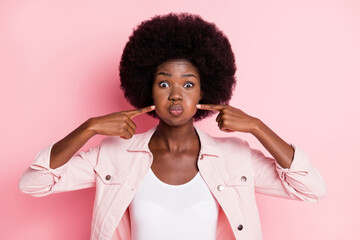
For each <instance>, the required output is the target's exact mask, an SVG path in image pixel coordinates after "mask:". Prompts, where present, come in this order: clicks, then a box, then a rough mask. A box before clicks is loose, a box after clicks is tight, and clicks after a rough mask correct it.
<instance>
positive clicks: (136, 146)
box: [128, 126, 220, 157]
mask: <svg viewBox="0 0 360 240" xmlns="http://www.w3.org/2000/svg"><path fill="white" fill-rule="evenodd" d="M156 128H157V126H155V127H153V128H151V129H149V130H148V131H146V132H144V133H141V134H137V135H135V136H134V137H135V138H134V140H133V142H132V143H131V144H130V146H129V148H128V151H130V152H149V153H150V149H149V142H150V139H151V137H152V135H153V134H154V132H155V130H156ZM194 128H195V131H196V132H197V134H198V136H199V139H200V145H201V149H200V153H199V156H200V157H202V155H210V156H216V157H219V155H220V153H219V150H218V148H217V145H216V142H215V140H214V139H213V137H211V136H210V135H208V134H207V133H205V132H203V131H202V130H201V129H199V128H198V127H196V126H194Z"/></svg>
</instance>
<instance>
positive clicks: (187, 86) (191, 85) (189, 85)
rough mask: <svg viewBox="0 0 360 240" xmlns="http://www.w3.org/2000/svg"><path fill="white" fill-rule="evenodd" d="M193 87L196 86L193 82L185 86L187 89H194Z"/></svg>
mask: <svg viewBox="0 0 360 240" xmlns="http://www.w3.org/2000/svg"><path fill="white" fill-rule="evenodd" d="M193 86H194V84H193V83H192V82H187V83H185V85H184V87H185V88H192V87H193Z"/></svg>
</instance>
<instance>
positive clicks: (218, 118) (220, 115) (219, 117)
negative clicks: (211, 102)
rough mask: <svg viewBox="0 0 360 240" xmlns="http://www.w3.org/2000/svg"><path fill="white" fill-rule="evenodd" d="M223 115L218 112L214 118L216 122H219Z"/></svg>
mask: <svg viewBox="0 0 360 240" xmlns="http://www.w3.org/2000/svg"><path fill="white" fill-rule="evenodd" d="M223 115H224V113H223V112H220V113H219V114H218V115H217V117H216V120H215V121H217V122H219V120H220V119H221V118H222V117H223Z"/></svg>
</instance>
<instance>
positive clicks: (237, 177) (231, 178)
mask: <svg viewBox="0 0 360 240" xmlns="http://www.w3.org/2000/svg"><path fill="white" fill-rule="evenodd" d="M253 177H254V174H253V172H252V171H251V170H249V169H235V170H233V171H231V172H229V173H228V174H227V175H226V177H225V184H226V186H229V187H231V186H244V187H246V186H251V185H252V182H253Z"/></svg>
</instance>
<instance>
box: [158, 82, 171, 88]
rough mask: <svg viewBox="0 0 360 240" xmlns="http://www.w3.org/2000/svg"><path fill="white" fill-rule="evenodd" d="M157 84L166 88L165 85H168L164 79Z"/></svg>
mask: <svg viewBox="0 0 360 240" xmlns="http://www.w3.org/2000/svg"><path fill="white" fill-rule="evenodd" d="M159 86H160V87H161V88H166V87H169V83H168V82H165V81H162V82H160V83H159Z"/></svg>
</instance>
